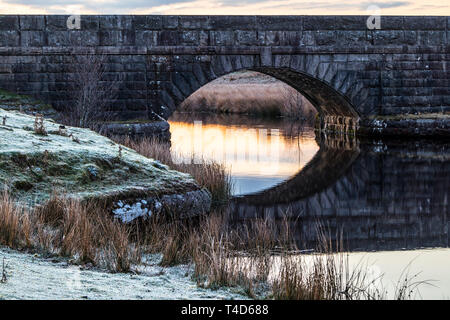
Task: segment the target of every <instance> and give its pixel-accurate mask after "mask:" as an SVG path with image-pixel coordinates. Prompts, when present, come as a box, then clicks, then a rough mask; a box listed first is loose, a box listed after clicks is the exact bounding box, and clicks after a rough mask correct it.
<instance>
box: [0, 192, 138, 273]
mask: <svg viewBox="0 0 450 320" xmlns="http://www.w3.org/2000/svg"><path fill="white" fill-rule="evenodd" d="M130 232H131V227H130V226H127V225H124V224H121V223H120V222H118V221H115V220H114V219H113V218H112V216H111V215H110V214H109V212H108V211H107V210H106V208H102V207H101V206H99V205H94V204H86V203H81V202H80V201H78V200H75V199H68V198H67V197H64V196H61V195H58V194H56V193H55V194H53V195H52V197H51V198H50V200H49V201H47V202H46V203H45V204H43V205H42V206H39V207H37V208H35V209H33V210H26V209H24V208H21V207H19V206H18V205H17V204H16V203H15V202H14V201H13V200H11V198H10V197H9V195H8V192H7V191H4V192H3V194H2V195H1V196H0V244H2V245H6V246H8V247H11V248H15V249H24V248H26V249H30V250H32V251H34V252H40V253H42V254H44V255H59V256H65V257H69V258H72V259H74V261H75V262H77V263H82V264H92V265H93V266H98V267H102V268H106V269H108V270H110V271H113V272H128V271H130V268H131V266H132V264H136V263H139V262H140V259H141V252H140V249H139V247H137V246H135V245H134V244H133V243H131V238H130Z"/></svg>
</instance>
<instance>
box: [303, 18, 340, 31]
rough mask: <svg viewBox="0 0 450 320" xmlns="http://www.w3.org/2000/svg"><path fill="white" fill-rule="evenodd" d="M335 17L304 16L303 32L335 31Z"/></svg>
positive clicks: (336, 26)
mask: <svg viewBox="0 0 450 320" xmlns="http://www.w3.org/2000/svg"><path fill="white" fill-rule="evenodd" d="M337 29H339V28H338V25H337V24H336V16H305V17H304V24H303V30H310V31H314V30H337Z"/></svg>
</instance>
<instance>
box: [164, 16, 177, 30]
mask: <svg viewBox="0 0 450 320" xmlns="http://www.w3.org/2000/svg"><path fill="white" fill-rule="evenodd" d="M162 28H163V29H177V28H178V16H162Z"/></svg>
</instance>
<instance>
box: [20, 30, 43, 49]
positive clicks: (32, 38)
mask: <svg viewBox="0 0 450 320" xmlns="http://www.w3.org/2000/svg"><path fill="white" fill-rule="evenodd" d="M20 45H21V46H23V47H42V46H45V34H44V32H43V31H21V32H20Z"/></svg>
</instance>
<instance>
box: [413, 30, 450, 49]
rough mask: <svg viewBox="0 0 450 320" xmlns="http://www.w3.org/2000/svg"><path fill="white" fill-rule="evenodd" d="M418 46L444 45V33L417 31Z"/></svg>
mask: <svg viewBox="0 0 450 320" xmlns="http://www.w3.org/2000/svg"><path fill="white" fill-rule="evenodd" d="M417 38H418V44H419V45H426V46H439V45H444V44H445V42H446V33H445V31H418V35H417Z"/></svg>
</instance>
